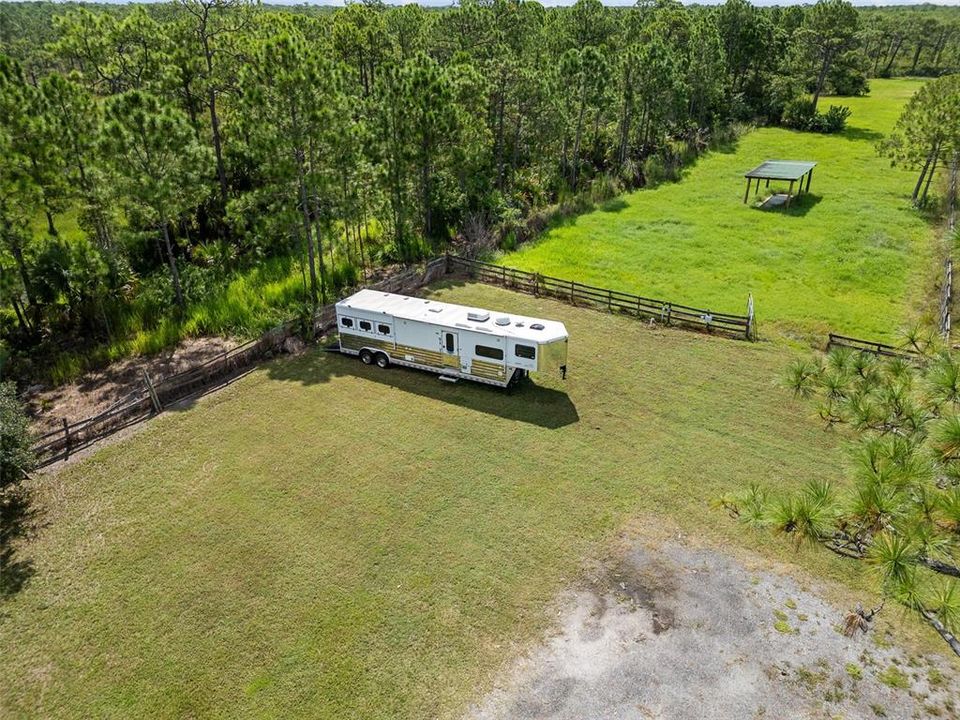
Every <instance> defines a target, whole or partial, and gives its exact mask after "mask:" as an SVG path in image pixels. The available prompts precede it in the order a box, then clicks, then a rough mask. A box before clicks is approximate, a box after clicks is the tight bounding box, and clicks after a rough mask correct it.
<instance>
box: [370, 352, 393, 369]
mask: <svg viewBox="0 0 960 720" xmlns="http://www.w3.org/2000/svg"><path fill="white" fill-rule="evenodd" d="M374 359H375V360H376V361H377V367H378V368H380V369H381V370H386V369H387V368H388V367H390V358H388V357H387V356H386V354H385V353H382V352H380V353H377V354H376V356H375V358H374Z"/></svg>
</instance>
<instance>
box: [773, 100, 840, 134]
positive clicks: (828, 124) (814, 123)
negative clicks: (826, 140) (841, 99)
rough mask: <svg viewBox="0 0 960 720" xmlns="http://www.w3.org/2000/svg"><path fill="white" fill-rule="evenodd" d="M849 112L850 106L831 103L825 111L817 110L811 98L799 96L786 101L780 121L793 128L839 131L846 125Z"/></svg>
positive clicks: (813, 130) (814, 130)
mask: <svg viewBox="0 0 960 720" xmlns="http://www.w3.org/2000/svg"><path fill="white" fill-rule="evenodd" d="M850 114H851V112H850V108H848V107H846V106H845V105H831V106H830V108H829V109H828V110H827V112H826V113H821V112H818V111H817V110H815V109H814V107H813V101H812V100H808V99H807V98H806V97H802V96H801V97H796V98H794V99H793V100H791V101H790V102H789V103H787V105H786V107H785V108H784V111H783V120H782V123H783V124H784V125H786V126H787V127H790V128H794V129H795V130H807V131H810V132H819V133H826V134H832V133H838V132H841V131H842V130H843V129H844V128H845V127H846V126H847V118H849V117H850Z"/></svg>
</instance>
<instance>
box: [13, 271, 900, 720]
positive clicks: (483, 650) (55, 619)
mask: <svg viewBox="0 0 960 720" xmlns="http://www.w3.org/2000/svg"><path fill="white" fill-rule="evenodd" d="M439 296H440V297H442V298H443V299H445V300H450V301H458V302H463V303H467V304H473V305H479V306H487V307H491V308H494V309H495V308H498V307H499V308H511V309H512V310H514V311H515V312H525V313H529V314H534V315H545V316H549V317H556V318H558V319H562V320H563V321H564V322H566V323H567V327H568V329H569V330H570V332H571V335H572V338H573V340H572V342H571V349H570V362H569V364H570V375H569V377H568V379H567V380H566V381H565V382H564V381H561V380H560V379H559V378H557V377H541V378H538V379H537V384H536V386H525V387H523V388H522V389H521V390H520V391H518V392H516V393H514V394H505V393H504V392H501V391H499V390H496V389H492V388H488V387H484V386H479V385H475V384H471V383H460V384H458V385H455V386H451V385H449V384H446V383H441V382H439V381H438V380H437V379H436V378H434V377H433V376H431V375H426V374H422V373H418V372H415V371H410V370H402V369H391V370H387V371H380V370H378V369H376V368H369V367H365V366H363V365H362V364H360V363H359V362H358V361H356V360H354V359H350V358H344V357H340V356H337V355H333V354H328V353H323V352H320V351H311V352H310V353H308V354H307V355H305V356H302V357H300V358H297V359H293V360H280V361H275V362H273V363H271V364H268V365H266V366H264V367H262V368H260V369H258V370H256V371H255V372H253V373H252V374H250V375H248V376H247V377H245V378H244V379H242V380H240V381H238V382H237V383H236V384H234V385H232V386H231V387H229V388H227V389H225V390H223V391H220V392H218V393H216V394H215V395H212V396H209V397H208V398H206V399H204V400H203V401H201V402H200V403H199V404H198V405H196V406H195V407H192V408H190V409H188V410H185V411H183V412H170V413H167V414H166V415H164V416H162V417H161V418H159V419H157V420H156V421H153V422H151V423H150V424H149V425H148V426H147V427H146V428H145V429H144V430H143V431H142V432H141V433H139V434H137V435H135V436H134V437H132V438H130V439H128V440H126V441H124V442H122V443H118V444H116V445H113V446H109V447H106V448H104V449H102V450H101V451H99V452H98V453H97V454H96V455H95V456H93V457H92V458H91V459H88V460H87V461H85V462H83V463H81V464H78V465H75V466H72V467H69V468H66V469H64V470H63V471H62V472H61V473H60V474H59V475H57V476H54V477H50V478H42V479H40V481H39V482H38V483H37V485H38V492H37V498H36V502H37V505H38V507H39V509H40V510H41V511H42V513H43V515H42V519H43V521H44V524H45V529H44V530H43V531H42V533H41V534H40V536H39V537H38V538H37V539H36V540H34V541H33V542H32V543H31V544H30V545H29V546H28V547H27V548H26V549H25V556H26V557H29V558H30V559H31V560H32V561H33V562H34V565H35V570H36V574H35V576H34V577H33V578H32V579H31V581H30V582H29V584H28V585H27V586H26V588H25V589H24V590H22V591H21V592H20V594H18V595H16V596H14V597H13V598H12V599H10V600H8V601H6V602H5V603H4V604H3V605H2V606H0V635H2V636H3V638H4V640H3V645H4V652H3V653H2V655H0V674H2V677H3V678H4V684H5V687H4V691H3V692H2V693H0V716H4V717H18V716H31V717H54V716H55V717H76V718H87V717H171V716H176V717H212V716H219V717H283V718H290V717H320V718H346V717H356V718H360V717H362V718H418V719H419V718H426V717H436V716H440V717H452V716H456V714H457V713H458V712H459V711H460V710H461V709H462V707H463V704H464V703H465V702H467V701H468V700H470V699H471V698H472V697H474V694H475V693H476V692H477V690H478V688H482V687H483V686H484V685H485V684H486V683H487V682H489V681H490V678H491V677H492V676H493V674H494V673H495V671H496V670H497V669H498V668H499V667H500V666H501V663H503V662H505V661H507V660H509V659H510V657H511V656H512V654H513V652H515V651H516V648H517V647H520V646H522V644H523V643H524V642H525V641H527V640H530V639H533V638H534V637H536V636H537V633H539V632H541V631H542V630H543V629H544V627H545V626H546V625H547V623H548V621H549V617H548V616H547V614H546V613H545V612H544V607H545V606H546V604H547V603H548V602H549V600H550V599H551V598H552V597H554V596H555V594H556V593H557V592H558V591H559V590H560V589H561V588H563V587H565V586H567V585H568V584H569V583H570V582H573V581H574V578H575V577H576V576H577V573H578V572H579V571H580V570H581V568H582V567H583V563H584V562H585V560H586V559H588V558H590V557H594V556H596V554H597V553H602V552H603V548H604V547H606V546H607V544H608V543H610V542H611V541H612V540H613V539H614V537H615V535H616V534H617V533H618V532H619V531H620V530H621V529H622V528H623V526H624V524H625V523H629V522H636V521H637V519H638V518H640V519H641V524H642V523H643V519H644V518H646V519H647V521H649V522H651V523H652V524H654V525H656V526H658V527H669V526H670V525H671V524H673V523H676V524H677V526H678V527H679V528H681V529H682V530H684V531H685V532H689V533H695V534H696V535H697V536H700V537H703V538H705V539H706V540H708V541H717V542H724V543H735V544H740V545H742V544H746V545H747V546H749V547H752V548H754V549H756V550H758V551H759V552H761V553H763V554H765V555H767V556H768V557H771V558H774V559H778V560H784V561H787V562H792V561H794V560H797V561H798V562H800V563H801V564H803V565H804V566H805V567H806V568H807V569H809V570H810V571H812V572H813V573H814V574H815V575H817V576H819V577H822V578H830V579H833V580H837V581H838V582H840V583H842V584H844V585H845V586H846V587H849V588H853V589H855V590H861V591H862V588H863V587H864V586H865V583H866V581H865V579H864V578H863V577H862V576H861V575H860V572H861V569H860V567H859V566H858V565H851V564H846V563H843V562H842V561H840V560H838V559H836V558H834V557H833V556H831V555H830V554H829V553H823V552H819V551H817V550H811V551H806V550H804V551H802V552H801V553H800V554H799V555H795V554H794V551H793V549H792V546H790V545H789V544H788V543H787V541H785V540H778V539H776V538H772V537H771V536H770V535H769V534H766V533H763V534H757V535H753V534H751V533H749V532H747V531H745V530H744V528H743V527H742V526H738V525H737V524H736V523H734V522H733V521H731V520H730V519H729V518H728V517H727V516H726V515H725V514H724V513H723V512H721V511H719V510H715V509H711V507H710V503H711V501H712V500H714V499H716V498H717V497H718V496H719V495H721V494H722V493H724V492H726V491H729V490H733V489H736V488H740V487H742V486H743V484H744V483H746V482H748V481H751V480H760V481H764V482H766V483H768V484H770V485H773V486H780V487H783V488H792V487H796V486H797V485H798V484H800V483H802V482H805V481H807V480H809V479H812V478H835V477H836V476H837V474H838V473H839V472H840V471H839V470H838V468H839V467H841V466H842V464H843V463H842V460H841V457H842V453H841V452H840V449H839V447H838V445H839V441H838V438H837V436H836V435H834V434H832V433H828V432H825V431H824V430H823V429H822V427H821V425H820V424H819V423H818V422H816V421H814V420H813V419H812V417H811V409H810V407H809V406H807V405H806V404H803V403H800V402H795V401H794V400H793V399H792V398H791V397H790V396H789V394H787V393H786V392H785V391H783V390H781V389H779V388H778V387H776V379H777V378H778V377H779V375H780V373H781V371H782V369H783V366H784V364H785V362H786V359H787V357H786V353H787V352H788V351H786V350H785V349H784V348H782V347H779V346H777V345H774V344H770V343H759V344H749V343H745V342H740V341H733V340H722V339H718V338H709V337H705V336H702V335H697V334H694V333H687V332H682V331H674V330H655V329H651V328H649V327H647V326H646V325H644V324H642V323H638V322H636V321H632V320H629V319H626V318H618V317H614V316H610V315H605V314H601V313H597V312H593V311H589V310H581V309H575V308H571V307H569V306H565V305H561V304H558V303H555V302H552V301H548V300H543V299H535V298H531V297H527V296H520V295H514V294H511V293H509V292H507V291H503V290H499V289H494V288H490V287H486V286H478V285H466V286H455V287H450V288H447V289H444V290H442V291H440V292H439ZM857 596H858V597H859V598H861V599H867V598H869V597H870V596H869V595H865V594H864V593H863V592H858V595H857ZM891 619H895V618H894V617H893V616H892V615H891Z"/></svg>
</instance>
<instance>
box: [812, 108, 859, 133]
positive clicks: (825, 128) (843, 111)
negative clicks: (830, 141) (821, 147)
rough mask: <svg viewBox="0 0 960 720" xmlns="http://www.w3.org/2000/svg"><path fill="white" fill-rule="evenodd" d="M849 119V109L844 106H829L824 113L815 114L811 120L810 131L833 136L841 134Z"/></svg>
mask: <svg viewBox="0 0 960 720" xmlns="http://www.w3.org/2000/svg"><path fill="white" fill-rule="evenodd" d="M849 117H850V108H848V107H846V106H845V105H831V106H830V109H829V110H827V112H826V113H817V114H816V116H814V118H813V122H812V123H811V126H810V129H811V130H813V131H814V132H820V133H826V134H833V133H838V132H842V131H843V129H844V128H845V127H846V126H847V118H849Z"/></svg>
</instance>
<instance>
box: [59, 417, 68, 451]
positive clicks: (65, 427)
mask: <svg viewBox="0 0 960 720" xmlns="http://www.w3.org/2000/svg"><path fill="white" fill-rule="evenodd" d="M60 421H61V422H62V423H63V459H64V460H69V459H70V423H68V422H67V419H66V418H60Z"/></svg>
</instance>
